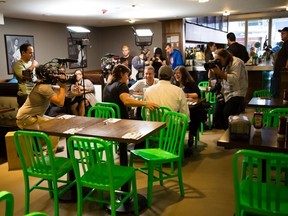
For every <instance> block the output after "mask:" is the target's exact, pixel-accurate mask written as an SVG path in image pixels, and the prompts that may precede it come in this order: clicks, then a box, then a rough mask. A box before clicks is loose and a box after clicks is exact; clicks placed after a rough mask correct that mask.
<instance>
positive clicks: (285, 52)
mask: <svg viewBox="0 0 288 216" xmlns="http://www.w3.org/2000/svg"><path fill="white" fill-rule="evenodd" d="M278 32H280V33H281V40H282V41H283V42H284V43H283V45H282V47H281V49H280V50H279V51H278V52H277V53H275V54H276V56H277V57H276V58H275V62H274V72H273V75H272V78H271V93H272V96H273V97H274V98H278V97H279V96H280V83H281V71H283V70H284V69H285V66H286V65H287V61H288V27H285V28H283V29H282V30H278Z"/></svg>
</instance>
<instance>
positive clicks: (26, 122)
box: [16, 116, 59, 153]
mask: <svg viewBox="0 0 288 216" xmlns="http://www.w3.org/2000/svg"><path fill="white" fill-rule="evenodd" d="M49 119H51V117H49V118H45V117H44V116H36V117H29V118H26V119H21V120H18V119H17V120H16V124H17V126H18V127H19V128H20V129H25V127H26V126H30V125H33V124H36V123H41V122H44V121H47V120H49ZM49 138H50V141H51V146H52V149H53V152H54V153H55V152H56V149H57V146H58V142H59V137H57V136H49Z"/></svg>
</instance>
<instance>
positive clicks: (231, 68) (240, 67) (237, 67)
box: [208, 49, 248, 130]
mask: <svg viewBox="0 0 288 216" xmlns="http://www.w3.org/2000/svg"><path fill="white" fill-rule="evenodd" d="M215 61H216V63H217V64H215V65H214V67H213V66H211V67H210V69H209V74H208V76H209V78H217V80H218V82H219V84H221V85H216V94H217V104H216V110H215V121H216V122H214V123H215V125H214V126H215V127H216V128H222V129H225V130H226V129H227V128H228V124H229V123H228V117H229V116H230V115H239V114H240V113H241V111H242V108H243V107H244V98H245V96H246V92H247V88H248V73H247V70H246V69H245V65H244V62H243V61H242V60H241V59H239V58H237V57H235V56H232V54H231V53H229V51H227V50H224V49H219V50H217V52H216V55H215ZM222 96H223V97H222ZM223 98H224V100H223Z"/></svg>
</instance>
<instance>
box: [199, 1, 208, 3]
mask: <svg viewBox="0 0 288 216" xmlns="http://www.w3.org/2000/svg"><path fill="white" fill-rule="evenodd" d="M208 1H209V0H198V2H199V3H205V2H208Z"/></svg>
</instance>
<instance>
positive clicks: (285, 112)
mask: <svg viewBox="0 0 288 216" xmlns="http://www.w3.org/2000/svg"><path fill="white" fill-rule="evenodd" d="M281 116H288V107H287V108H286V107H285V108H275V109H272V110H270V112H269V113H268V115H267V122H266V127H278V126H279V118H280V117H281Z"/></svg>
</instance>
